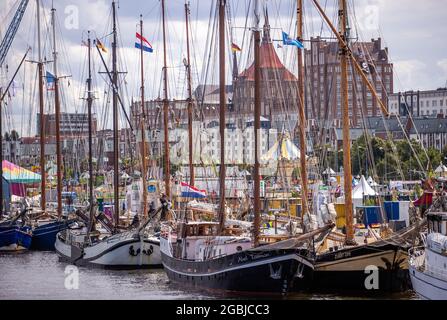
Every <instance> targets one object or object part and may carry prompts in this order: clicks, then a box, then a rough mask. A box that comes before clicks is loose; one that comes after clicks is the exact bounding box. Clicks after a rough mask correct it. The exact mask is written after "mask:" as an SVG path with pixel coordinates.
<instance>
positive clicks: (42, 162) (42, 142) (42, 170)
mask: <svg viewBox="0 0 447 320" xmlns="http://www.w3.org/2000/svg"><path fill="white" fill-rule="evenodd" d="M36 8H37V50H38V56H39V61H38V63H37V67H38V72H39V80H38V81H39V111H40V115H39V117H40V176H41V181H40V190H41V196H40V207H41V209H42V211H45V208H46V194H45V190H46V174H45V117H44V112H45V111H44V102H43V62H42V44H41V28H40V0H36Z"/></svg>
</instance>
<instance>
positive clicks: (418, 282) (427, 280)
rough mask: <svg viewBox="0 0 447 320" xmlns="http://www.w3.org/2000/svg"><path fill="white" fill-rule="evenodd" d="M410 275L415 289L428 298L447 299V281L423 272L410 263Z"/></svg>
mask: <svg viewBox="0 0 447 320" xmlns="http://www.w3.org/2000/svg"><path fill="white" fill-rule="evenodd" d="M410 277H411V283H412V285H413V290H414V291H416V293H417V294H418V295H419V296H420V297H421V298H423V299H426V300H447V281H446V280H441V279H438V278H436V277H434V276H432V275H430V274H428V273H426V272H421V271H419V270H418V269H417V268H415V267H414V266H411V265H410Z"/></svg>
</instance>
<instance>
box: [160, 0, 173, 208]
mask: <svg viewBox="0 0 447 320" xmlns="http://www.w3.org/2000/svg"><path fill="white" fill-rule="evenodd" d="M161 11H162V18H163V93H164V97H163V127H164V128H163V129H164V169H165V174H164V176H165V193H166V196H167V197H168V199H169V198H171V175H170V168H169V167H170V159H169V156H170V152H169V131H168V126H169V118H168V114H169V101H168V66H167V60H166V57H167V52H166V17H165V16H166V12H165V0H161Z"/></svg>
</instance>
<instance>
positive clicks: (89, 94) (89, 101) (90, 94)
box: [87, 31, 95, 231]
mask: <svg viewBox="0 0 447 320" xmlns="http://www.w3.org/2000/svg"><path fill="white" fill-rule="evenodd" d="M87 45H88V79H87V109H88V173H89V175H90V178H89V202H90V228H89V230H90V231H92V230H93V229H94V226H95V223H94V221H93V220H94V218H95V215H94V205H93V204H94V203H93V154H92V144H93V133H92V131H93V129H92V120H93V119H92V105H93V92H92V41H91V39H90V31H89V32H88V42H87Z"/></svg>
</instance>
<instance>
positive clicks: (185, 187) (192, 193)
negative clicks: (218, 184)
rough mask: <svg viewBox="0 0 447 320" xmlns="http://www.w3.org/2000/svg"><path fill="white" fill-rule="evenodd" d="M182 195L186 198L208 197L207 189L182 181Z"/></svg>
mask: <svg viewBox="0 0 447 320" xmlns="http://www.w3.org/2000/svg"><path fill="white" fill-rule="evenodd" d="M182 197H185V198H206V190H200V189H197V188H196V187H193V186H190V185H189V184H187V183H185V182H182Z"/></svg>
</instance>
